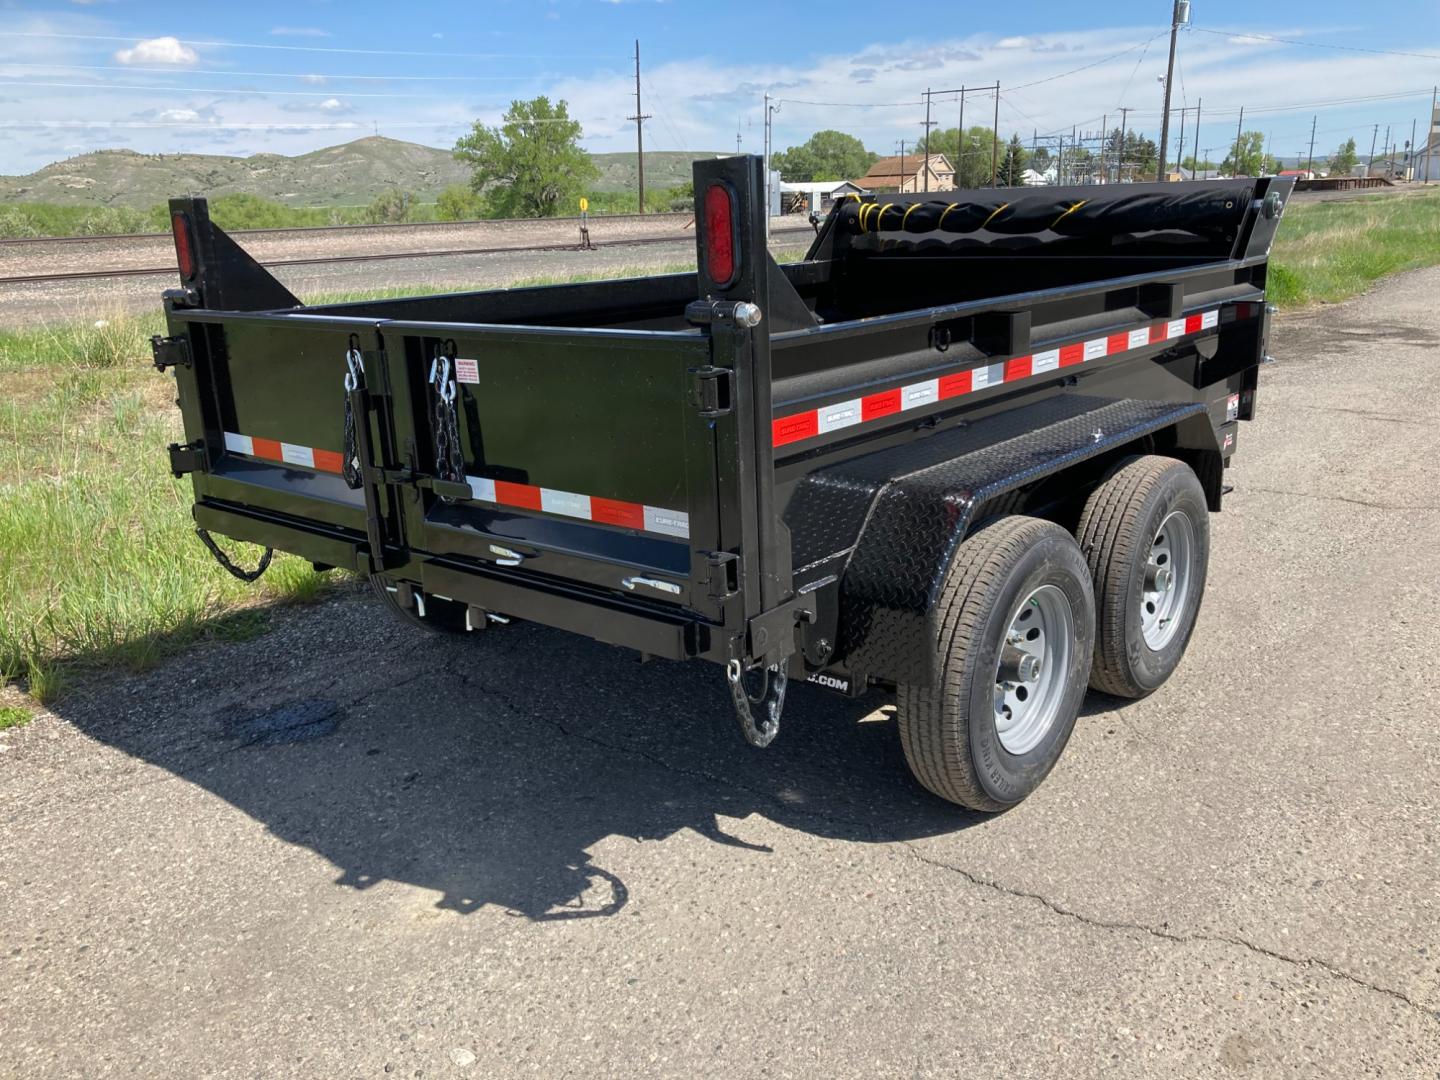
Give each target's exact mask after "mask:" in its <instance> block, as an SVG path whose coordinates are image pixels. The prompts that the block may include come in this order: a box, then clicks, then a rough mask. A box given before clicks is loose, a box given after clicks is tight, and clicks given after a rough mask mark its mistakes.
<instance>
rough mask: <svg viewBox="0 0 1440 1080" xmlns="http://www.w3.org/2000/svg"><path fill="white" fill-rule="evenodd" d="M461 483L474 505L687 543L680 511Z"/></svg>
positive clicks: (527, 487)
mask: <svg viewBox="0 0 1440 1080" xmlns="http://www.w3.org/2000/svg"><path fill="white" fill-rule="evenodd" d="M465 480H466V482H467V483H468V484H469V485H470V491H471V493H472V494H473V495H474V497H475V499H476V501H478V502H488V503H494V504H495V505H496V506H508V507H513V508H515V509H517V510H535V511H538V512H540V513H544V514H557V515H559V516H560V517H568V518H576V519H578V520H580V521H594V522H597V523H598V524H601V525H618V526H620V527H621V528H625V529H640V530H642V531H644V532H652V533H659V534H661V535H662V536H678V537H680V538H681V539H682V540H688V539H690V515H689V514H687V513H685V511H683V510H666V509H664V508H663V507H659V506H646V505H644V504H642V503H634V502H625V501H624V500H622V499H602V498H601V497H600V496H599V495H577V494H576V493H575V492H573V491H557V490H556V489H554V488H545V487H536V486H535V485H534V484H515V483H511V482H510V481H508V480H487V479H486V478H485V477H483V476H467V477H465Z"/></svg>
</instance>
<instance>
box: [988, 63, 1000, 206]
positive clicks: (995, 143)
mask: <svg viewBox="0 0 1440 1080" xmlns="http://www.w3.org/2000/svg"><path fill="white" fill-rule="evenodd" d="M999 165H1000V80H999V79H996V80H995V127H994V128H993V129H991V131H990V186H991V187H998V186H999V182H1000V171H999Z"/></svg>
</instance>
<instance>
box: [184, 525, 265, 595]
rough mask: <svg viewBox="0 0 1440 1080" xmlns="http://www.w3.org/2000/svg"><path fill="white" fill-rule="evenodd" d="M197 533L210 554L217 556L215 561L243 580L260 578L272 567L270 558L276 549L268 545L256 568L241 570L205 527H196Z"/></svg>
mask: <svg viewBox="0 0 1440 1080" xmlns="http://www.w3.org/2000/svg"><path fill="white" fill-rule="evenodd" d="M195 535H196V536H198V537H200V540H201V542H202V543H203V544H204V545H205V546H206V547H207V548H209V549H210V554H211V555H214V556H215V561H216V562H218V563H219V564H220V565H221V566H223V567H224V568H225V569H226V570H228V571H230V573H232V574H234V575H235V576H236V577H237V578H239V579H240V580H241V581H247V582H248V581H256V580H258V579H259V577H260V575H261V574H263V573H265V571H266V570H268V569H270V560H271V559H273V558H274V557H275V549H274V548H272V547H267V548H266V549H265V554H264V555H261V556H260V563H259V565H258V566H256V567H255V569H254V570H241V569H240V567H238V566H236V565H235V564H234V563H233V562H231V561H230V556H228V555H226V554H225V553H224V552H223V551H221V550H220V547H219V545H218V544H216V543H215V541H214V540H213V539H212V538H211V536H210V534H209V533H208V532H206V531H205V530H204V529H196V530H195Z"/></svg>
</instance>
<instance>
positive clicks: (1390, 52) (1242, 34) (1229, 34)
mask: <svg viewBox="0 0 1440 1080" xmlns="http://www.w3.org/2000/svg"><path fill="white" fill-rule="evenodd" d="M1190 29H1191V30H1192V31H1194V32H1195V33H1197V34H1210V35H1212V36H1214V37H1224V38H1241V39H1244V38H1254V39H1255V40H1257V41H1273V42H1275V43H1276V44H1279V45H1302V46H1304V47H1305V48H1307V49H1337V50H1339V51H1341V52H1359V53H1371V54H1372V55H1375V56H1412V57H1417V58H1419V59H1421V60H1440V53H1418V52H1402V51H1401V50H1399V49H1366V48H1364V47H1362V46H1360V45H1329V44H1326V43H1324V42H1320V41H1301V40H1300V39H1299V38H1282V37H1275V36H1274V35H1273V34H1256V33H1252V32H1250V31H1248V30H1245V31H1232V30H1207V29H1205V27H1203V26H1192V27H1190Z"/></svg>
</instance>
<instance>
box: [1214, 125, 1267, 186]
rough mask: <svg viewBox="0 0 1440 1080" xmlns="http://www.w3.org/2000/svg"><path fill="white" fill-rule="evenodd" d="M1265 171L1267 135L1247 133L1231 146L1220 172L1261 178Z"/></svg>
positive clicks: (1256, 132)
mask: <svg viewBox="0 0 1440 1080" xmlns="http://www.w3.org/2000/svg"><path fill="white" fill-rule="evenodd" d="M1264 169H1265V135H1264V133H1263V132H1259V131H1247V132H1245V133H1244V134H1243V135H1241V136H1240V138H1239V140H1238V141H1237V142H1236V143H1234V144H1233V145H1231V147H1230V153H1229V154H1227V155H1226V156H1225V160H1224V161H1222V162H1221V163H1220V171H1221V172H1223V173H1228V174H1229V175H1231V176H1259V175H1260V174H1261V173H1262V172H1263V171H1264Z"/></svg>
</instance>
